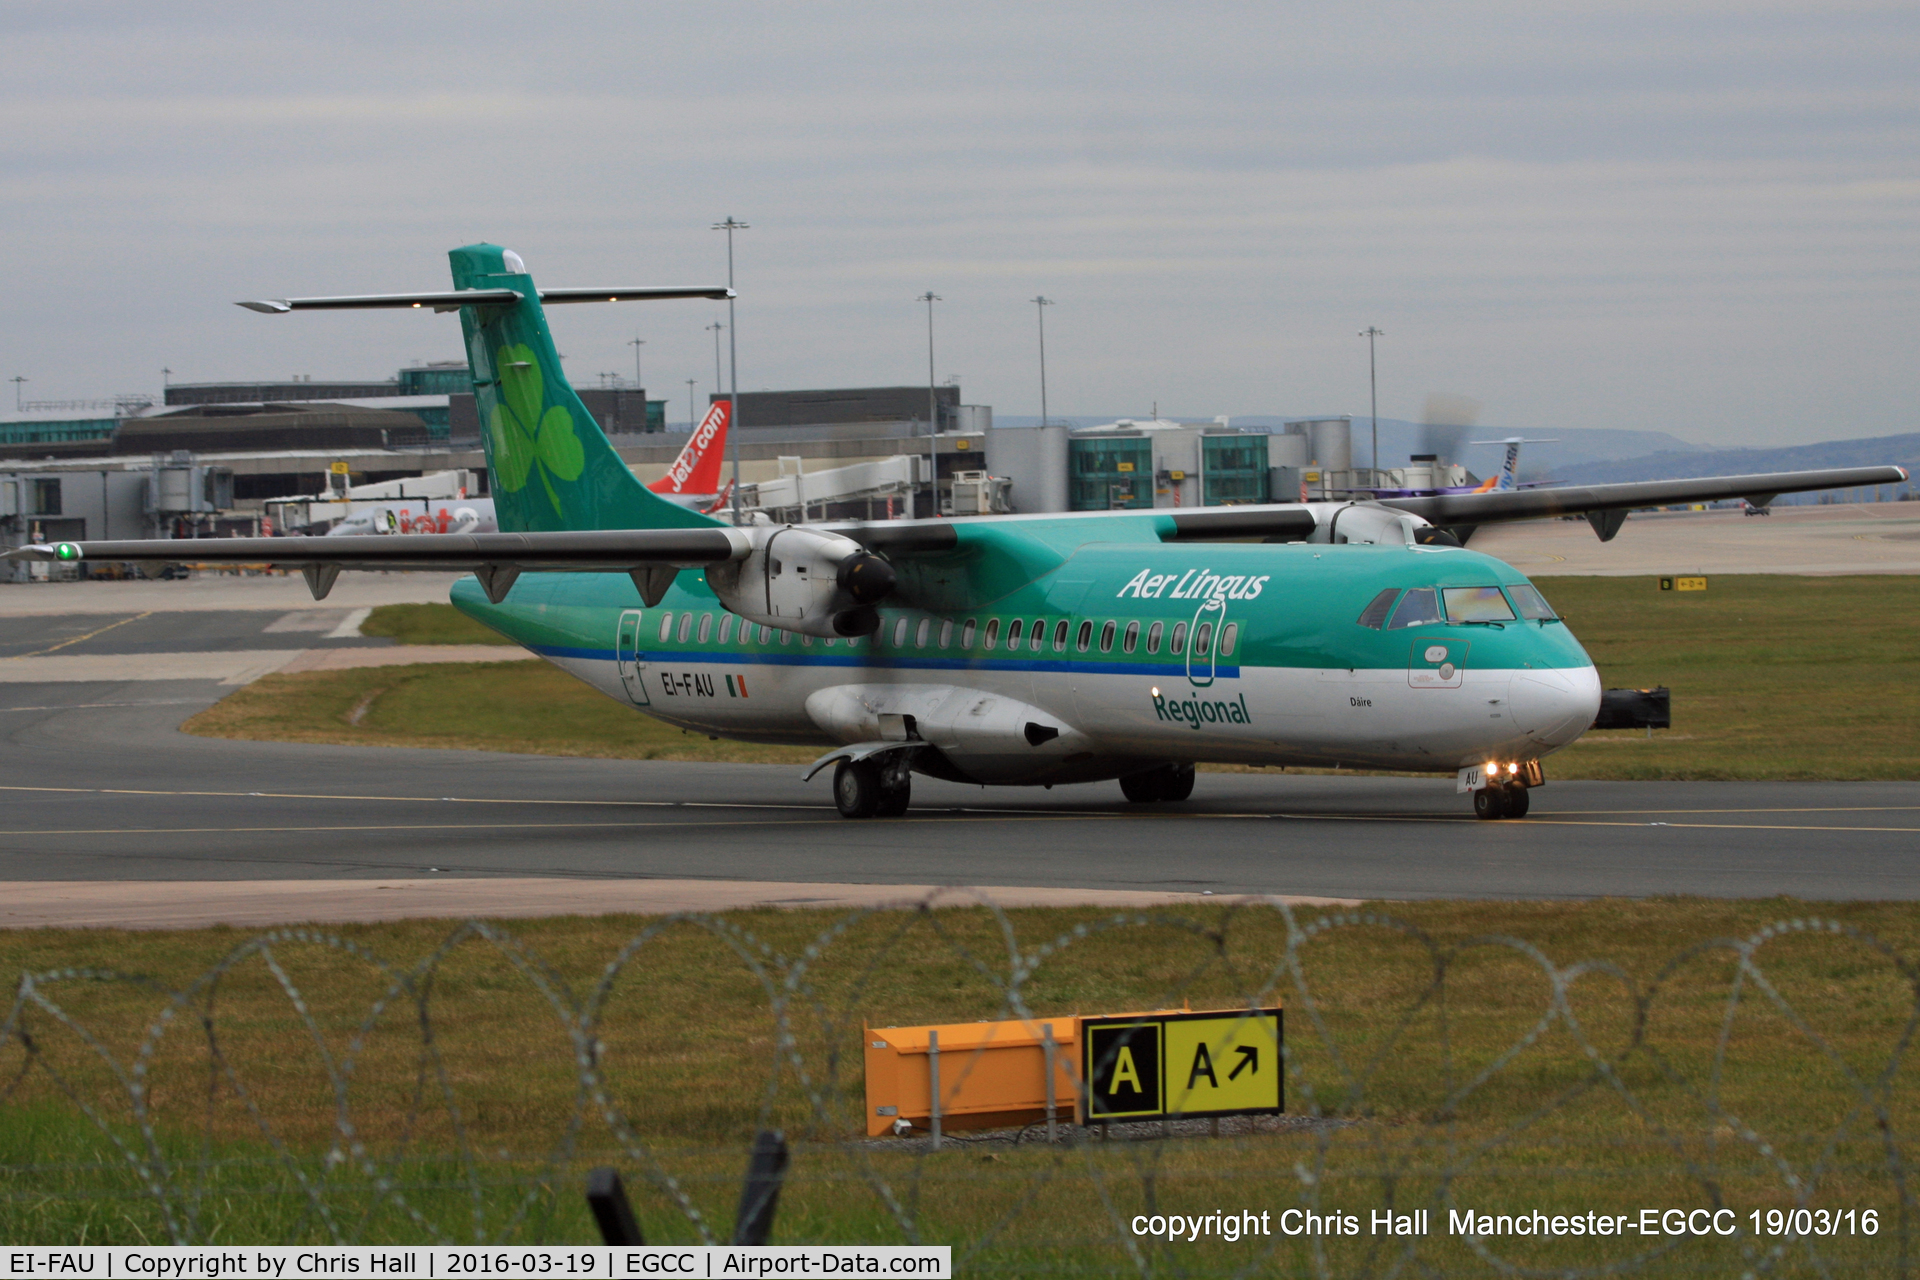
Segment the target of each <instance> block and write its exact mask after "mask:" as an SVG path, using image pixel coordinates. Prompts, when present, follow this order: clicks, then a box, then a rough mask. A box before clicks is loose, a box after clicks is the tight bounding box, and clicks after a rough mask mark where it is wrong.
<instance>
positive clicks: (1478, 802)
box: [841, 787, 1507, 822]
mask: <svg viewBox="0 0 1920 1280" xmlns="http://www.w3.org/2000/svg"><path fill="white" fill-rule="evenodd" d="M841 812H842V813H845V812H846V810H844V809H842V810H841ZM1473 816H1474V817H1476V818H1478V819H1480V820H1481V821H1482V822H1492V821H1495V820H1496V819H1499V818H1504V817H1506V816H1507V793H1506V792H1505V791H1504V790H1502V789H1501V788H1499V787H1482V788H1480V790H1478V791H1476V792H1474V793H1473Z"/></svg>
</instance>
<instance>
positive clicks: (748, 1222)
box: [733, 1129, 787, 1244]
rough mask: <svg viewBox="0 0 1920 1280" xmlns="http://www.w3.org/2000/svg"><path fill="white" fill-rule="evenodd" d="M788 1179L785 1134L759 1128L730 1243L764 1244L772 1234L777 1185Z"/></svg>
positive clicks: (748, 1158)
mask: <svg viewBox="0 0 1920 1280" xmlns="http://www.w3.org/2000/svg"><path fill="white" fill-rule="evenodd" d="M786 1180H787V1135H786V1134H784V1133H782V1132H780V1131H779V1130H778V1129H762V1130H761V1131H760V1132H758V1133H756V1134H754V1135H753V1154H751V1155H750V1156H748V1157H747V1180H746V1182H745V1183H743V1184H742V1185H741V1187H740V1212H739V1214H738V1215H737V1216H736V1217H735V1218H734V1222H733V1243H735V1244H765V1243H766V1242H767V1241H768V1239H769V1238H771V1237H772V1235H773V1215H774V1211H775V1210H777V1209H778V1208H779V1207H780V1187H781V1185H782V1184H783V1183H784V1182H786Z"/></svg>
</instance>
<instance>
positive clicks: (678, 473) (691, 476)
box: [647, 400, 733, 496]
mask: <svg viewBox="0 0 1920 1280" xmlns="http://www.w3.org/2000/svg"><path fill="white" fill-rule="evenodd" d="M732 409H733V405H732V402H731V401H727V400H716V401H714V402H713V405H712V406H711V407H710V408H709V409H708V410H707V416H706V417H704V418H702V419H701V420H700V425H699V426H697V427H695V428H694V429H693V435H692V436H691V437H689V438H688V440H687V447H686V448H684V449H682V450H681V451H680V456H679V457H677V458H675V459H674V460H673V465H672V466H670V467H668V468H667V474H665V475H664V476H661V477H660V478H659V479H658V480H655V481H654V482H653V483H652V484H650V485H648V486H647V488H649V489H651V490H653V491H654V492H655V493H664V494H697V495H700V496H705V495H707V494H710V493H717V492H719V489H720V461H721V459H722V458H723V457H724V456H725V455H726V451H727V428H728V426H729V425H730V423H731V420H732V417H733V414H732Z"/></svg>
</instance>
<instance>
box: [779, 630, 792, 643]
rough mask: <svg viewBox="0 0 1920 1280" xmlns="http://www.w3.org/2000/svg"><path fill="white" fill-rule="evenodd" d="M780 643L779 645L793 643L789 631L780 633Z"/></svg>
mask: <svg viewBox="0 0 1920 1280" xmlns="http://www.w3.org/2000/svg"><path fill="white" fill-rule="evenodd" d="M780 643H781V644H792V643H793V632H791V631H784V630H783V631H782V632H781V633H780Z"/></svg>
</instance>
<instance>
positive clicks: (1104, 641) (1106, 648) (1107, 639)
mask: <svg viewBox="0 0 1920 1280" xmlns="http://www.w3.org/2000/svg"><path fill="white" fill-rule="evenodd" d="M1100 652H1102V653H1112V652H1113V623H1112V622H1107V623H1104V624H1103V625H1102V626H1101V628H1100Z"/></svg>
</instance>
